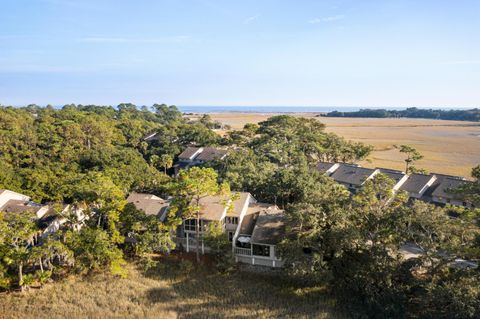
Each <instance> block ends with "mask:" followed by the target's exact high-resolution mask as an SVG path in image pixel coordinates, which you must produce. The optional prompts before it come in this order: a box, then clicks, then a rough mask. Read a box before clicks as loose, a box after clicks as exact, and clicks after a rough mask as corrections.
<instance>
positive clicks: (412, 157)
mask: <svg viewBox="0 0 480 319" xmlns="http://www.w3.org/2000/svg"><path fill="white" fill-rule="evenodd" d="M400 153H404V154H405V155H406V156H407V158H406V159H405V173H407V174H408V173H409V169H410V166H411V165H413V163H415V162H416V161H418V160H421V159H422V158H423V155H422V154H420V152H419V151H417V150H416V149H415V148H414V147H412V146H409V145H400Z"/></svg>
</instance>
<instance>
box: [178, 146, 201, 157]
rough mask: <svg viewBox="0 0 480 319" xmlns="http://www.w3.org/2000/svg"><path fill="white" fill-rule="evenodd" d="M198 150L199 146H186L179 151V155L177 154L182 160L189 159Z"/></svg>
mask: <svg viewBox="0 0 480 319" xmlns="http://www.w3.org/2000/svg"><path fill="white" fill-rule="evenodd" d="M198 150H199V147H191V146H189V147H187V148H186V149H185V150H184V151H183V152H182V153H180V155H178V158H179V159H183V160H188V159H191V157H192V156H193V155H195V153H196V152H197V151H198Z"/></svg>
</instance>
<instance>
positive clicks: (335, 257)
mask: <svg viewBox="0 0 480 319" xmlns="http://www.w3.org/2000/svg"><path fill="white" fill-rule="evenodd" d="M219 127H222V125H221V124H219V123H216V122H213V121H212V120H211V118H210V117H208V116H203V117H202V118H201V119H200V120H198V121H189V120H187V119H185V118H184V117H183V116H182V114H181V113H180V112H178V110H177V109H176V108H175V107H169V106H166V105H154V106H153V107H152V109H147V108H142V109H140V110H139V109H138V108H137V107H135V106H134V105H131V104H122V105H119V106H118V107H117V108H112V107H98V106H75V105H67V106H65V107H63V108H62V109H53V108H51V107H47V108H39V107H36V106H29V107H25V108H11V107H2V108H0V188H7V189H11V190H14V191H19V192H21V193H25V194H27V195H30V196H32V198H33V199H34V200H36V201H41V202H44V203H45V202H50V201H56V202H66V203H72V207H75V208H82V209H83V211H84V213H85V214H86V216H87V217H88V218H87V219H86V220H83V221H79V220H76V219H75V218H71V220H70V219H69V218H70V217H69V216H64V217H66V218H67V219H69V220H68V221H67V222H66V223H65V224H64V227H63V228H62V229H61V230H60V231H59V232H57V233H55V234H53V235H50V236H49V237H46V238H45V237H43V238H41V229H40V228H39V225H38V224H37V222H36V220H35V216H34V215H32V214H29V213H22V214H3V213H0V288H2V289H11V288H12V287H20V288H21V289H24V288H25V287H29V286H32V285H35V284H40V285H41V284H43V283H44V282H46V281H48V280H51V279H54V278H56V277H59V276H61V275H62V274H63V273H64V272H68V271H75V272H79V273H90V272H96V271H102V270H106V269H108V270H110V272H111V273H113V274H115V275H118V276H126V275H127V274H126V272H125V268H124V264H125V259H124V258H125V256H127V257H129V258H139V257H142V258H145V257H148V256H149V255H150V254H152V253H166V252H169V251H170V250H171V249H173V248H174V243H173V242H172V237H171V235H172V233H173V232H174V231H175V229H176V228H177V226H178V225H180V223H181V219H195V220H196V221H197V222H196V225H197V227H196V230H197V236H196V237H197V238H198V236H199V225H200V223H199V211H200V201H201V199H202V198H204V197H206V196H210V195H218V194H223V195H225V205H226V206H228V202H229V200H228V199H230V200H232V199H233V195H232V194H231V193H230V191H229V190H230V187H231V188H232V189H233V190H235V191H247V192H250V193H252V194H253V195H254V197H255V198H256V199H258V200H261V201H265V202H270V203H275V204H277V205H278V206H280V207H282V208H285V210H286V217H285V218H286V224H287V233H286V236H285V239H284V240H283V241H282V243H281V244H280V247H279V249H280V252H281V256H282V258H283V260H284V261H285V264H286V271H287V272H288V274H289V275H291V276H292V278H293V279H295V280H298V283H300V284H305V285H306V286H314V287H315V286H317V285H318V286H319V287H320V285H322V286H323V285H325V284H327V285H328V287H329V288H330V291H332V292H333V294H335V295H336V296H337V298H338V300H341V301H344V303H343V304H345V305H348V306H352V307H355V308H354V309H362V312H365V313H366V314H367V316H368V317H372V318H375V317H376V318H392V317H413V316H416V317H421V318H478V317H480V304H479V300H480V281H479V271H480V270H479V268H470V267H464V265H465V262H464V263H461V262H460V263H458V260H459V259H462V260H467V261H477V262H478V260H480V230H479V227H478V226H479V225H478V221H479V220H480V218H479V216H480V215H479V210H478V209H476V210H475V209H458V216H459V217H458V218H451V217H449V215H448V214H447V213H446V210H445V209H444V208H439V207H435V206H433V205H430V204H426V203H423V202H413V203H412V202H411V201H409V200H408V197H407V196H406V194H404V193H402V192H397V193H394V192H393V191H392V187H393V181H392V180H390V179H388V178H387V177H386V176H384V175H382V174H378V175H376V176H375V178H374V179H373V180H369V181H367V182H366V183H365V184H364V186H363V188H362V189H361V190H360V191H359V192H358V193H356V194H354V195H352V194H350V192H348V191H347V189H346V188H345V187H343V186H341V185H340V184H337V183H335V182H334V181H333V180H332V179H331V178H329V177H327V176H324V175H322V174H320V173H318V172H317V171H316V170H314V169H312V166H313V165H314V164H316V163H317V162H318V161H335V162H355V161H358V160H362V159H365V158H366V157H367V156H368V154H369V153H370V152H371V147H370V146H367V145H364V144H361V143H353V142H349V141H345V140H344V139H342V138H341V137H339V136H337V135H335V134H331V133H326V132H325V130H324V125H323V124H321V123H320V122H318V121H317V120H315V119H305V118H297V117H293V116H286V115H282V116H274V117H271V118H270V119H268V120H266V121H264V122H261V123H259V124H258V125H257V124H247V125H245V127H244V128H243V130H239V131H230V132H228V133H227V135H226V136H224V137H221V136H220V135H218V134H216V133H215V132H214V131H213V130H212V129H215V128H219ZM188 145H196V146H223V147H226V148H229V154H228V156H227V157H226V158H225V159H224V160H222V161H215V162H212V163H209V164H207V165H206V166H210V167H204V168H192V169H189V170H185V171H181V173H180V174H178V176H176V177H173V178H172V177H170V176H169V175H168V173H169V171H171V167H172V165H173V163H174V161H175V159H176V158H177V156H178V154H179V153H180V152H181V151H182V150H183V149H184V148H185V147H186V146H188ZM400 148H401V151H402V153H403V154H405V157H406V159H405V162H406V165H407V169H408V170H410V171H413V170H414V167H413V166H412V164H413V163H414V162H415V161H416V160H419V159H420V158H421V154H419V153H418V152H417V151H416V150H415V149H413V148H411V147H409V146H407V145H402V146H400ZM472 175H473V177H474V179H475V181H474V182H473V183H470V184H467V186H465V187H463V188H461V189H458V190H453V191H456V192H462V193H464V194H466V196H467V198H468V199H469V200H470V201H472V202H473V203H475V205H478V204H480V202H479V198H480V197H479V196H480V195H479V194H480V187H479V185H480V184H479V183H480V168H479V167H476V168H474V169H473V174H472ZM133 190H137V191H145V192H150V193H154V194H157V195H161V196H169V195H173V196H174V201H173V204H172V205H171V208H170V210H169V213H168V218H167V220H166V222H160V221H159V220H158V219H157V218H156V217H155V216H147V215H146V214H145V213H144V212H143V211H141V210H138V209H136V208H135V206H134V205H132V204H127V202H126V200H125V197H126V195H127V194H128V193H129V192H131V191H133ZM449 209H451V208H449ZM79 224H81V225H80V226H82V227H81V229H80V230H79V227H77V226H79ZM205 240H206V241H207V243H208V245H209V246H210V247H211V249H212V250H211V251H212V253H213V257H214V260H215V261H216V262H217V264H218V266H219V269H220V270H223V271H228V270H231V268H232V265H233V264H232V254H231V246H230V243H229V242H228V239H227V238H226V236H225V233H224V232H223V229H222V227H221V226H220V225H218V224H215V223H210V224H208V225H207V226H206V228H205ZM408 246H410V247H414V248H415V249H417V251H419V252H420V253H418V254H416V255H414V256H413V258H409V259H407V258H405V256H404V254H403V253H401V250H400V249H399V248H400V247H408ZM197 251H198V246H197ZM467 264H468V263H467ZM462 265H463V266H462ZM352 312H353V311H352Z"/></svg>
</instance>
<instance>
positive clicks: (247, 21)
mask: <svg viewBox="0 0 480 319" xmlns="http://www.w3.org/2000/svg"><path fill="white" fill-rule="evenodd" d="M258 18H260V15H259V14H257V15H254V16H251V17H248V18H246V19H245V20H243V24H250V23H252V22H253V21H255V20H257V19H258Z"/></svg>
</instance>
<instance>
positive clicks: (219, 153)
mask: <svg viewBox="0 0 480 319" xmlns="http://www.w3.org/2000/svg"><path fill="white" fill-rule="evenodd" d="M227 153H228V152H227V150H224V149H219V148H215V147H192V146H189V147H187V148H186V149H185V150H184V151H183V152H182V153H180V155H178V163H177V164H176V165H175V166H174V168H175V173H178V171H179V170H181V169H188V168H190V167H192V166H199V165H202V164H205V163H208V162H213V161H217V160H222V159H224V158H225V157H226V156H227Z"/></svg>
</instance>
